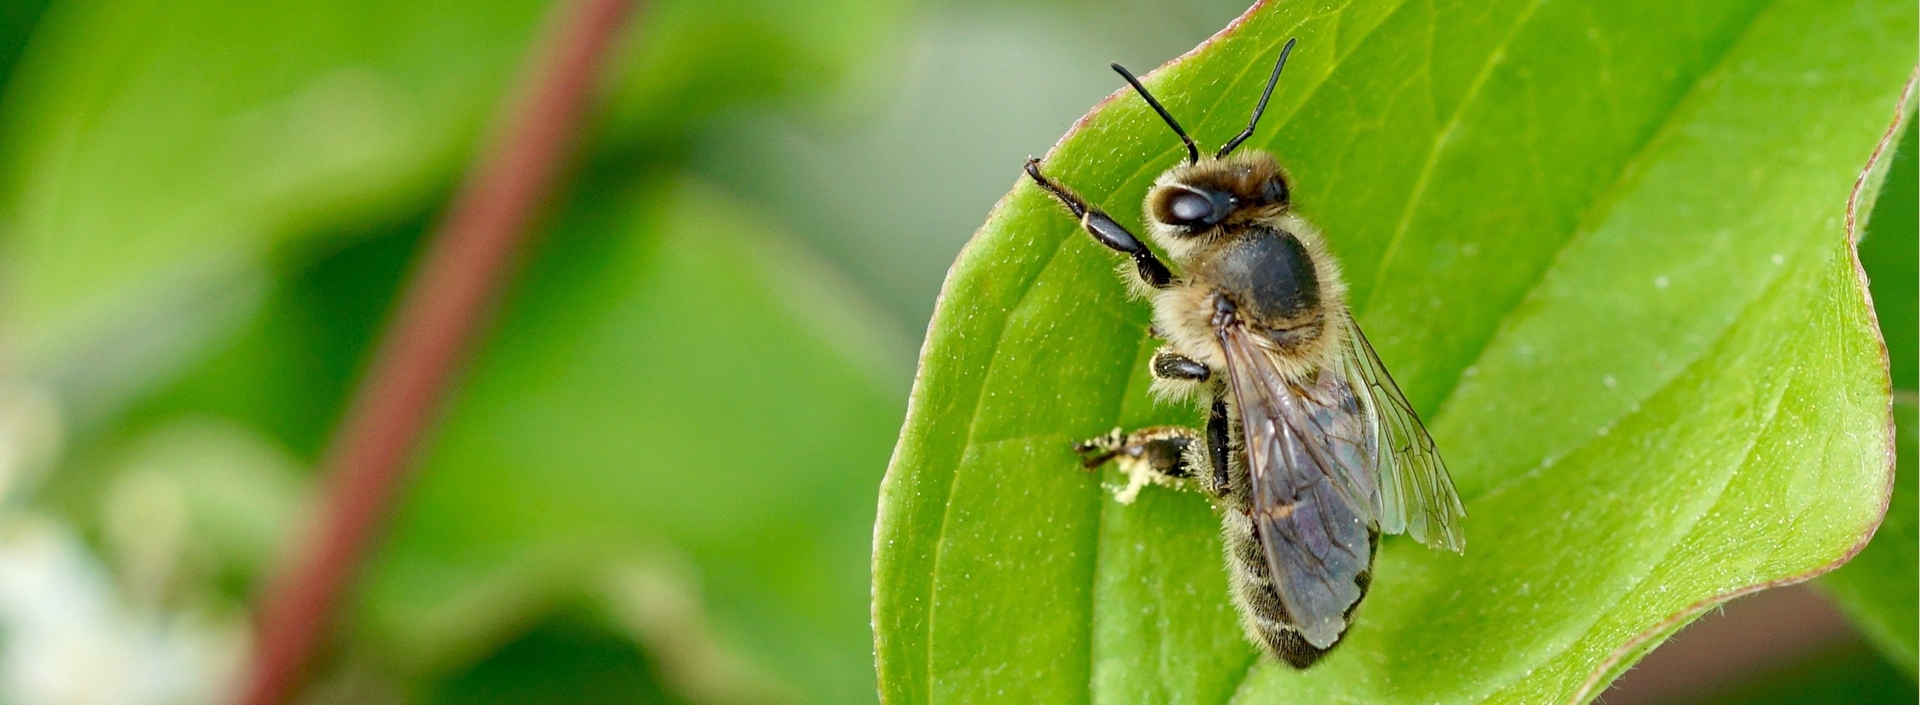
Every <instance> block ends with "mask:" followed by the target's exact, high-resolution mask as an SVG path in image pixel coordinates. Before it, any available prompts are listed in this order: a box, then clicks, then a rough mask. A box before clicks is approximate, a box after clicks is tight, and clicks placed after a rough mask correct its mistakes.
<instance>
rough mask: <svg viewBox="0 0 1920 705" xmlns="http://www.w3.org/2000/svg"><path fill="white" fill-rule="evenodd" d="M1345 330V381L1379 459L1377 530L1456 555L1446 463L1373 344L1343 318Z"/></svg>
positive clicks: (1456, 505) (1458, 523)
mask: <svg viewBox="0 0 1920 705" xmlns="http://www.w3.org/2000/svg"><path fill="white" fill-rule="evenodd" d="M1347 330H1348V333H1349V335H1347V341H1348V343H1347V344H1348V347H1349V349H1348V350H1347V351H1346V353H1347V354H1346V355H1345V358H1346V366H1347V367H1348V368H1349V372H1348V376H1349V378H1350V379H1352V380H1353V381H1354V386H1355V387H1357V388H1358V389H1359V390H1360V392H1361V394H1360V395H1359V396H1360V397H1361V404H1362V405H1363V406H1365V407H1366V409H1367V414H1368V416H1369V417H1370V418H1371V419H1372V420H1373V423H1374V429H1375V431H1374V437H1375V438H1376V439H1377V440H1378V442H1379V449H1378V451H1376V452H1375V455H1376V456H1378V457H1379V459H1380V463H1379V474H1378V484H1379V487H1380V494H1379V498H1378V499H1379V504H1378V505H1376V510H1377V511H1378V516H1379V519H1380V529H1381V530H1382V531H1385V532H1386V533H1389V534H1398V533H1402V532H1405V533H1407V534H1409V535H1411V536H1413V538H1414V540H1416V541H1419V542H1420V543H1424V544H1426V545H1428V546H1432V547H1434V548H1445V549H1447V550H1450V551H1454V552H1456V553H1457V552H1459V551H1461V550H1462V549H1464V548H1466V545H1467V535H1466V532H1465V530H1464V529H1463V527H1462V524H1464V523H1465V521H1466V518H1467V510H1466V509H1465V508H1464V507H1462V506H1460V495H1459V494H1457V493H1455V492H1454V489H1453V478H1452V477H1450V476H1448V475H1447V464H1446V462H1445V461H1442V460H1441V459H1440V452H1439V451H1438V450H1437V449H1435V448H1434V446H1433V437H1432V436H1429V435H1427V428H1426V426H1424V425H1421V423H1420V417H1419V416H1418V415H1415V414H1414V413H1413V407H1412V406H1410V405H1408V404H1407V398H1406V396H1404V395H1402V394H1401V393H1400V386H1399V385H1396V384H1394V383H1393V376H1392V375H1389V374H1387V368H1386V366H1385V365H1382V364H1380V356H1379V355H1378V354H1375V353H1374V351H1373V345H1372V344H1370V343H1368V342H1367V337H1366V336H1365V335H1363V334H1361V332H1360V325H1359V324H1358V323H1355V322H1352V320H1351V319H1348V324H1347Z"/></svg>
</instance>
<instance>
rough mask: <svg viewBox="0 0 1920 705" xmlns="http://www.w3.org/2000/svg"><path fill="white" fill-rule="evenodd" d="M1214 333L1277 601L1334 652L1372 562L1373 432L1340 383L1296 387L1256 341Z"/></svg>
mask: <svg viewBox="0 0 1920 705" xmlns="http://www.w3.org/2000/svg"><path fill="white" fill-rule="evenodd" d="M1218 334H1219V338H1220V342H1221V346H1222V348H1223V349H1224V351H1225V354H1226V361H1227V377H1228V380H1229V384H1230V385H1231V387H1232V391H1233V395H1234V399H1235V401H1236V402H1237V403H1238V406H1239V411H1240V423H1241V429H1242V432H1243V439H1244V443H1245V447H1246V453H1247V471H1248V473H1249V475H1250V485H1251V491H1252V494H1253V497H1252V505H1253V514H1252V516H1251V517H1250V518H1251V519H1252V521H1253V525H1254V531H1255V535H1256V536H1257V537H1258V538H1259V540H1260V543H1261V546H1262V547H1263V548H1264V549H1265V552H1266V559H1267V567H1268V569H1269V570H1270V571H1271V573H1272V575H1273V579H1274V588H1275V592H1277V593H1278V594H1279V596H1280V601H1281V603H1282V606H1284V607H1285V608H1286V611H1287V615H1288V616H1289V617H1290V618H1291V619H1292V621H1293V623H1294V624H1293V626H1294V627H1295V628H1296V629H1298V630H1299V632H1300V635H1301V636H1302V637H1304V638H1305V639H1306V640H1307V642H1308V643H1310V644H1313V645H1314V646H1315V647H1317V648H1323V649H1324V648H1328V647H1331V646H1332V645H1333V644H1334V643H1335V642H1337V641H1339V639H1340V635H1341V634H1342V633H1344V632H1345V631H1346V628H1347V624H1346V614H1347V610H1348V609H1349V608H1351V607H1352V606H1353V605H1354V603H1356V602H1359V601H1360V597H1361V596H1362V594H1363V593H1362V591H1361V589H1360V586H1359V584H1358V582H1357V578H1358V577H1359V575H1360V573H1362V572H1364V571H1366V570H1367V569H1368V568H1369V567H1370V564H1371V563H1372V550H1371V546H1370V537H1369V532H1370V530H1371V526H1372V525H1373V524H1375V523H1376V521H1377V520H1376V518H1375V517H1374V516H1373V515H1374V508H1375V506H1376V505H1375V499H1374V498H1375V496H1376V495H1377V491H1376V487H1375V483H1374V473H1373V468H1374V465H1375V464H1376V463H1375V461H1374V453H1375V449H1376V448H1377V447H1378V445H1379V444H1378V443H1377V442H1376V439H1375V437H1374V435H1373V427H1374V423H1373V422H1372V420H1371V418H1370V417H1369V416H1368V415H1367V414H1366V413H1365V410H1364V407H1363V405H1362V402H1361V400H1360V399H1358V398H1357V397H1356V396H1355V395H1354V393H1353V389H1352V388H1351V387H1349V386H1348V385H1347V383H1346V382H1345V380H1344V379H1342V375H1338V374H1328V373H1325V372H1323V373H1321V374H1319V375H1317V376H1316V379H1315V380H1311V381H1308V382H1305V383H1304V386H1303V385H1302V384H1296V383H1294V382H1293V381H1290V380H1288V379H1286V378H1285V377H1284V376H1283V375H1282V374H1281V373H1280V371H1279V369H1278V367H1277V366H1276V365H1275V364H1274V359H1273V357H1272V354H1271V353H1269V352H1268V351H1267V350H1265V349H1264V346H1263V345H1262V342H1263V341H1261V340H1259V339H1256V338H1255V337H1254V334H1251V333H1248V332H1247V331H1246V330H1244V329H1242V328H1240V327H1239V326H1237V325H1229V326H1226V327H1223V328H1221V329H1220V330H1219V331H1218Z"/></svg>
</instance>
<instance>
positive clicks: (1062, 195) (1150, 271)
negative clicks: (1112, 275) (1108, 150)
mask: <svg viewBox="0 0 1920 705" xmlns="http://www.w3.org/2000/svg"><path fill="white" fill-rule="evenodd" d="M1027 176H1030V177H1033V182H1034V183H1036V184H1039V185H1040V188H1042V189H1045V190H1046V192H1047V193H1050V194H1053V197H1054V198H1055V199H1058V200H1059V201H1060V204H1061V205H1064V206H1066V207H1067V210H1069V211H1072V212H1073V217H1075V218H1078V219H1079V220H1080V227H1082V228H1085V229H1086V231H1087V234H1089V235H1092V236H1093V239H1094V240H1095V241H1097V242H1099V243H1100V244H1102V245H1105V246H1107V248H1108V249H1111V250H1113V251H1115V252H1119V253H1121V254H1124V255H1127V256H1128V257H1132V258H1133V265H1134V267H1135V268H1137V269H1139V270H1140V279H1141V280H1143V281H1145V282H1146V283H1147V285H1148V286H1151V287H1153V288H1155V289H1165V288H1167V285H1168V284H1171V283H1173V272H1172V271H1171V270H1168V269H1167V265H1165V264H1162V263H1161V262H1160V258H1158V257H1155V256H1154V255H1153V250H1149V249H1147V246H1146V244H1145V243H1142V242H1140V238H1137V237H1134V236H1133V233H1130V232H1127V229H1126V228H1125V227H1124V226H1122V225H1120V223H1118V222H1115V221H1114V219H1113V218H1111V217H1109V216H1108V215H1107V214H1106V213H1102V212H1100V209H1098V208H1094V207H1092V206H1089V205H1087V201H1086V199H1083V198H1081V197H1080V195H1079V194H1076V193H1074V192H1073V191H1071V190H1069V189H1067V187H1065V186H1061V185H1060V184H1058V183H1055V182H1054V181H1053V180H1052V179H1049V178H1047V177H1046V176H1044V175H1042V174H1041V173H1040V160H1038V159H1028V160H1027Z"/></svg>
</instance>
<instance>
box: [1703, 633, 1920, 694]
mask: <svg viewBox="0 0 1920 705" xmlns="http://www.w3.org/2000/svg"><path fill="white" fill-rule="evenodd" d="M1915 696H1916V694H1915V692H1914V688H1913V682H1912V681H1910V680H1907V679H1906V678H1903V677H1902V676H1901V673H1900V672H1899V671H1896V670H1894V669H1893V668H1891V667H1889V666H1887V664H1886V663H1885V662H1884V661H1882V660H1880V659H1878V658H1876V657H1875V656H1874V654H1873V652H1872V650H1870V649H1868V648H1867V647H1866V646H1864V645H1859V644H1853V645H1849V647H1848V648H1843V649H1839V650H1837V651H1835V652H1833V653H1830V654H1826V655H1823V656H1820V657H1819V658H1816V659H1813V660H1812V661H1810V662H1807V663H1802V664H1797V665H1794V666H1792V667H1790V668H1786V669H1781V670H1778V671H1774V672H1771V673H1765V674H1759V675H1758V677H1756V678H1754V679H1753V680H1752V681H1750V682H1748V683H1745V684H1743V685H1741V686H1740V687H1739V688H1735V689H1734V690H1733V691H1732V692H1730V693H1726V694H1723V695H1721V696H1719V697H1716V698H1713V699H1711V700H1709V701H1707V702H1705V703H1702V704H1701V705H1906V704H1907V703H1911V702H1914V700H1915Z"/></svg>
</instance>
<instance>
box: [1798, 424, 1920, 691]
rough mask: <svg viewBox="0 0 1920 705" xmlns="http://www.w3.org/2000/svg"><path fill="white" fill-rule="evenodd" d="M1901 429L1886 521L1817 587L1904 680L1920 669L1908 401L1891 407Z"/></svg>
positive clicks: (1917, 516)
mask: <svg viewBox="0 0 1920 705" xmlns="http://www.w3.org/2000/svg"><path fill="white" fill-rule="evenodd" d="M1893 415H1894V421H1895V422H1896V423H1897V424H1898V426H1899V432H1900V438H1899V478H1898V480H1897V481H1896V482H1895V483H1894V487H1893V501H1892V502H1890V503H1889V504H1888V506H1887V517H1886V520H1885V521H1882V522H1881V524H1880V530H1879V531H1876V532H1874V535H1873V542H1872V543H1870V544H1867V547H1866V549H1865V550H1862V551H1861V552H1860V555H1858V556H1854V558H1853V560H1851V561H1848V562H1847V564H1846V565H1845V566H1842V567H1841V568H1840V569H1839V570H1836V571H1834V572H1832V573H1830V574H1828V575H1825V576H1822V578H1821V584H1822V585H1824V586H1825V587H1826V588H1827V591H1828V593H1829V594H1831V595H1833V597H1834V599H1835V600H1836V601H1838V602H1839V603H1840V606H1841V607H1843V608H1845V609H1846V611H1847V614H1848V615H1850V616H1852V617H1853V619H1854V623H1855V624H1856V625H1858V626H1859V627H1860V630H1861V631H1862V632H1864V633H1865V634H1866V635H1867V639H1868V640H1869V641H1872V642H1873V645H1874V646H1876V647H1878V648H1879V649H1880V652H1881V653H1883V654H1885V655H1886V656H1887V660H1889V661H1892V662H1893V664H1894V665H1895V666H1898V667H1899V668H1900V669H1901V670H1902V671H1905V672H1906V674H1907V676H1908V677H1912V676H1914V675H1915V669H1916V668H1917V667H1920V644H1916V643H1915V641H1916V640H1917V639H1920V636H1917V635H1916V633H1917V632H1920V606H1916V600H1915V597H1914V596H1915V595H1916V594H1920V587H1916V586H1917V585H1920V578H1916V577H1915V576H1916V575H1920V561H1916V560H1915V555H1914V547H1915V545H1920V501H1916V498H1915V489H1914V456H1915V451H1914V447H1915V445H1916V440H1915V436H1916V429H1915V415H1916V412H1915V407H1914V404H1913V403H1912V401H1911V400H1907V401H1906V402H1904V403H1896V404H1894V406H1893Z"/></svg>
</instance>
